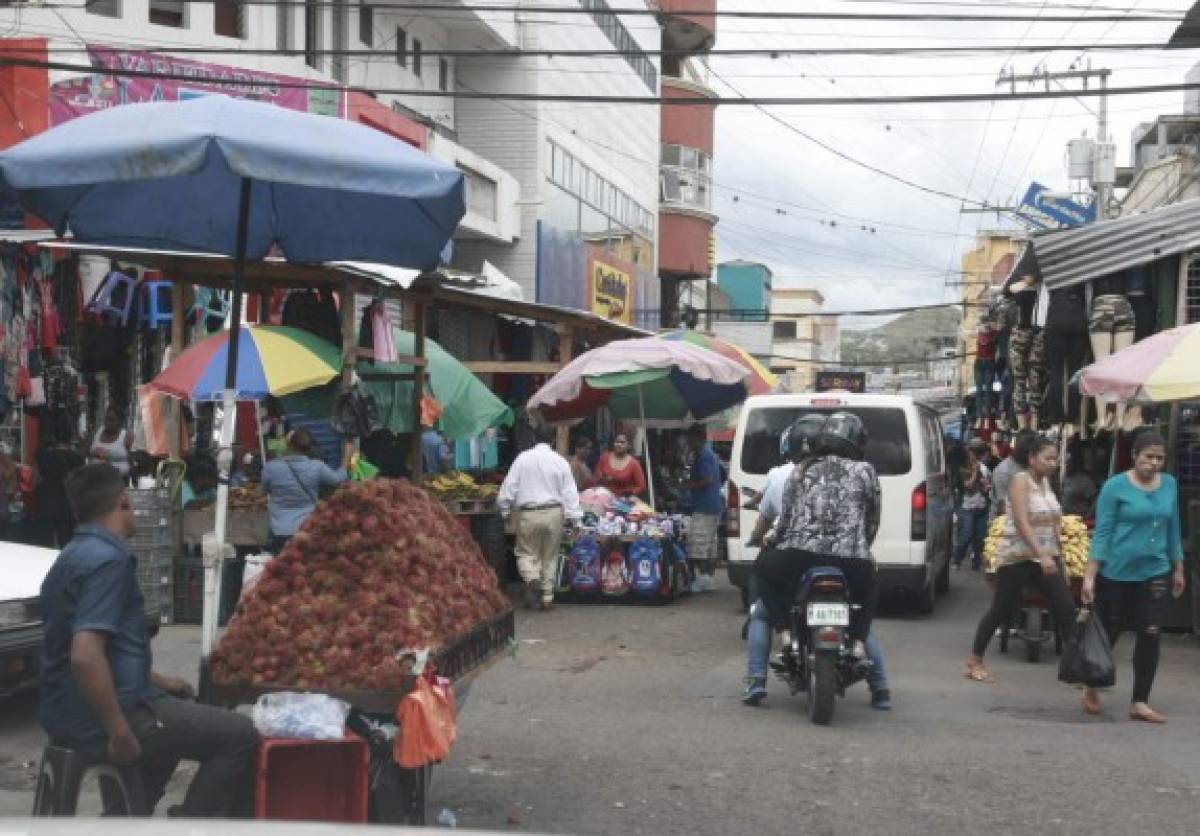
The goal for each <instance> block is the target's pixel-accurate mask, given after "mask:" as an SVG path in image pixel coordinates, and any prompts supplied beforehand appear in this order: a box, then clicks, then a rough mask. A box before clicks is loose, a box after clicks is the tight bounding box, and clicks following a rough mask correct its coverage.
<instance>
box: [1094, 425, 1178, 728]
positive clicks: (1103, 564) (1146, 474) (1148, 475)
mask: <svg viewBox="0 0 1200 836" xmlns="http://www.w3.org/2000/svg"><path fill="white" fill-rule="evenodd" d="M1166 451H1167V445H1166V441H1164V440H1163V437H1162V436H1161V435H1159V434H1158V433H1157V432H1154V431H1153V430H1143V431H1142V432H1141V433H1140V434H1139V435H1138V436H1137V437H1136V438H1135V439H1134V442H1133V468H1132V469H1130V470H1128V471H1126V472H1125V473H1120V474H1118V475H1116V476H1113V477H1112V478H1111V479H1109V480H1108V481H1107V482H1105V483H1104V488H1103V489H1102V490H1101V491H1100V501H1099V503H1098V506H1097V509H1096V531H1095V535H1094V536H1093V537H1092V553H1091V560H1090V561H1088V568H1087V576H1086V577H1085V578H1084V581H1083V594H1082V597H1083V602H1084V603H1085V604H1091V603H1092V602H1093V601H1095V603H1096V609H1097V614H1098V615H1099V616H1100V620H1101V622H1102V623H1103V624H1104V628H1105V630H1106V631H1107V632H1108V636H1109V640H1110V641H1112V643H1113V644H1116V642H1117V637H1118V636H1120V635H1121V632H1122V631H1123V630H1132V631H1133V632H1134V633H1135V634H1136V635H1137V640H1136V644H1135V645H1134V648H1133V701H1132V703H1131V704H1130V706H1129V719H1131V720H1143V721H1145V722H1147V723H1164V722H1166V718H1165V717H1163V715H1161V714H1159V713H1158V712H1157V711H1155V710H1154V709H1153V708H1151V707H1150V702H1149V700H1150V687H1151V686H1152V685H1153V684H1154V674H1155V673H1156V672H1157V670H1158V644H1159V640H1158V635H1159V625H1160V624H1161V623H1162V619H1163V614H1164V610H1165V609H1166V605H1167V591H1168V590H1170V593H1171V595H1173V596H1174V597H1176V598H1178V597H1179V596H1180V595H1182V594H1183V590H1184V587H1185V585H1186V582H1185V579H1184V572H1183V541H1182V538H1181V537H1180V524H1179V491H1178V488H1177V487H1176V484H1175V479H1174V477H1172V476H1169V475H1167V474H1165V473H1163V472H1162V466H1163V462H1164V461H1165V459H1166ZM1083 710H1084V711H1086V712H1087V713H1088V714H1099V713H1100V696H1099V694H1097V693H1096V690H1095V689H1094V688H1088V689H1086V690H1085V691H1084V694H1083Z"/></svg>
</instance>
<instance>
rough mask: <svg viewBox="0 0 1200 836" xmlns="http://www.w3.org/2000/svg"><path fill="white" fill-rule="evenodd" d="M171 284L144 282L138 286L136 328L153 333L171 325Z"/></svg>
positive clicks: (159, 281)
mask: <svg viewBox="0 0 1200 836" xmlns="http://www.w3.org/2000/svg"><path fill="white" fill-rule="evenodd" d="M171 290H172V288H171V283H170V282H166V281H161V280H157V281H144V282H142V283H141V284H139V285H138V327H139V328H141V329H143V330H147V331H153V330H155V329H157V328H161V327H162V326H164V325H170V324H171Z"/></svg>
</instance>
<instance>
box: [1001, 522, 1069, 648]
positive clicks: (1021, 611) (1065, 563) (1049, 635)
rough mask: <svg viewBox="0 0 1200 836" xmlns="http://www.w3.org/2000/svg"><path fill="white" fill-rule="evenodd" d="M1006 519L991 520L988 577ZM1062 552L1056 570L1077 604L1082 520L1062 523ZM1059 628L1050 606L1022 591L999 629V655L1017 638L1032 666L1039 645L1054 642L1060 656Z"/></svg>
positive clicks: (1040, 597)
mask: <svg viewBox="0 0 1200 836" xmlns="http://www.w3.org/2000/svg"><path fill="white" fill-rule="evenodd" d="M1006 522H1007V518H1006V517H1005V516H1004V515H1003V514H1002V515H1000V516H999V517H997V518H996V519H995V520H993V521H992V524H991V526H990V528H989V530H988V536H987V540H986V541H985V543H984V560H985V567H986V569H987V571H988V573H989V574H991V573H992V572H994V571H995V567H996V559H997V554H998V551H999V548H1000V539H1001V537H1002V536H1003V533H1004V527H1005V524H1006ZM1062 526H1063V529H1062V544H1061V545H1062V552H1063V558H1062V560H1061V562H1060V563H1059V566H1060V571H1064V572H1066V575H1067V579H1068V583H1069V584H1070V587H1071V594H1072V596H1073V597H1074V599H1075V605H1076V606H1079V604H1080V593H1081V590H1082V588H1083V576H1084V572H1085V571H1086V570H1087V562H1088V548H1089V534H1088V527H1087V524H1086V523H1085V521H1084V520H1083V518H1081V517H1077V516H1073V515H1067V516H1065V517H1063V520H1062ZM1059 627H1060V625H1058V624H1055V623H1054V622H1053V619H1052V618H1051V614H1050V605H1049V602H1047V601H1046V599H1045V596H1043V595H1042V594H1041V592H1039V591H1038V590H1035V589H1032V588H1026V589H1025V590H1024V591H1023V592H1022V593H1021V603H1020V606H1019V607H1018V608H1017V610H1016V611H1015V612H1013V613H1010V614H1009V618H1008V619H1007V620H1006V621H1005V622H1004V623H1003V624H1002V625H1001V627H1000V652H1001V653H1007V652H1008V645H1009V641H1010V639H1012V638H1014V637H1015V638H1017V639H1020V640H1021V641H1022V642H1024V644H1025V659H1026V660H1027V661H1029V662H1032V663H1035V664H1036V663H1037V662H1039V661H1041V658H1042V646H1043V645H1044V644H1046V643H1048V642H1050V641H1053V642H1054V652H1055V654H1061V653H1062V646H1063V637H1062V633H1061V632H1060V631H1059Z"/></svg>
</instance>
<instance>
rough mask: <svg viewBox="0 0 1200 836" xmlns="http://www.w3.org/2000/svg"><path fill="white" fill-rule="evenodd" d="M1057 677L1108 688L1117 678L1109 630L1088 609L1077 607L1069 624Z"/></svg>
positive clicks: (1076, 683) (1091, 686)
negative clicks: (1070, 624) (1073, 618)
mask: <svg viewBox="0 0 1200 836" xmlns="http://www.w3.org/2000/svg"><path fill="white" fill-rule="evenodd" d="M1058 678H1059V680H1060V681H1062V682H1066V683H1067V684H1068V685H1086V686H1088V687H1089V688H1108V687H1110V686H1112V685H1113V684H1115V683H1116V681H1117V666H1116V663H1114V662H1113V655H1112V645H1111V644H1110V643H1109V641H1108V633H1106V632H1105V631H1104V625H1103V624H1101V623H1100V619H1099V618H1097V617H1096V615H1095V613H1093V612H1092V611H1091V610H1090V609H1084V610H1080V611H1079V618H1077V619H1075V623H1074V625H1072V628H1071V635H1070V638H1069V639H1068V640H1067V646H1066V647H1065V648H1064V649H1063V655H1062V660H1061V661H1060V662H1059V663H1058Z"/></svg>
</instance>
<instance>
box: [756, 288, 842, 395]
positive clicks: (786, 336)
mask: <svg viewBox="0 0 1200 836" xmlns="http://www.w3.org/2000/svg"><path fill="white" fill-rule="evenodd" d="M824 306H825V297H824V296H823V295H822V294H821V291H819V290H816V289H813V288H779V287H777V288H774V289H773V290H772V292H771V329H772V355H773V356H772V358H771V371H773V372H775V373H776V374H780V375H785V376H786V378H785V382H786V386H787V388H788V389H790V390H791V391H793V392H808V391H811V390H812V388H813V384H814V382H815V381H816V373H817V372H818V371H820V370H821V369H823V368H825V367H826V366H829V365H834V364H836V363H837V362H838V361H839V359H840V357H841V334H840V328H839V326H838V319H837V317H836V316H829V315H822V314H821V309H822V308H823V307H824Z"/></svg>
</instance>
